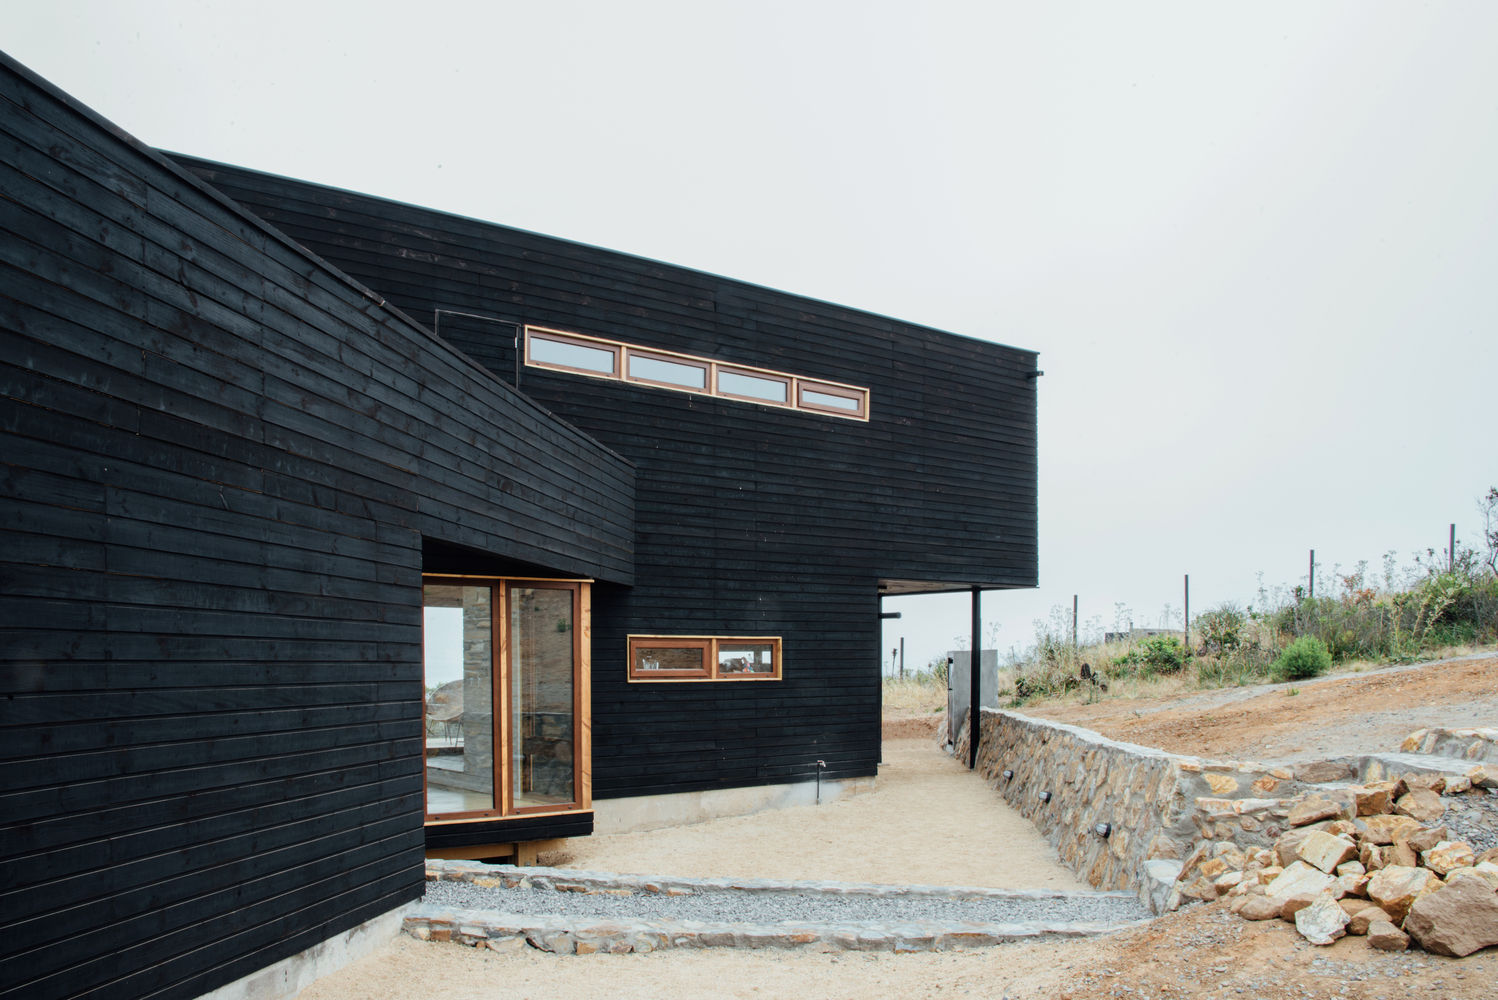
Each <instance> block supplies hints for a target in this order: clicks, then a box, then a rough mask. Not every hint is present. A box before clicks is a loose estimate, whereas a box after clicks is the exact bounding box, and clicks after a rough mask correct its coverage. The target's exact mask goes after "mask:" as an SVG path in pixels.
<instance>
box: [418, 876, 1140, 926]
mask: <svg viewBox="0 0 1498 1000" xmlns="http://www.w3.org/2000/svg"><path fill="white" fill-rule="evenodd" d="M422 902H424V903H427V904H430V905H434V906H441V907H452V908H454V909H468V910H492V911H497V912H503V913H520V914H566V915H574V916H585V917H595V918H603V919H614V920H697V921H702V922H706V923H750V924H777V923H781V922H783V921H787V920H797V921H805V922H809V923H829V924H845V923H849V922H853V921H873V922H877V923H884V924H896V923H904V922H907V921H937V922H949V921H950V922H972V923H1014V922H1017V921H1027V920H1044V921H1060V922H1067V923H1070V922H1073V921H1099V922H1105V923H1125V922H1128V921H1133V920H1142V919H1145V918H1146V917H1148V916H1149V915H1150V914H1149V911H1148V910H1146V909H1145V908H1144V907H1143V906H1141V905H1140V903H1139V901H1138V900H1137V899H1134V898H1133V897H1126V896H1110V895H1101V894H1088V893H1066V894H1058V895H1055V896H1041V897H1038V898H1036V897H1033V896H1032V897H1018V898H1016V897H1002V896H999V897H976V898H971V899H955V900H954V899H942V898H938V897H923V896H913V895H904V896H897V897H880V896H860V895H845V894H842V893H835V894H834V893H818V892H813V891H808V892H805V893H797V892H732V891H729V892H698V893H693V894H691V895H686V896H666V895H661V894H657V893H635V894H633V895H629V896H613V895H605V894H597V893H580V892H557V891H556V890H554V889H534V888H532V889H492V888H485V887H483V886H477V885H474V884H473V883H472V882H450V881H442V882H428V883H427V888H426V895H425V896H424V897H423V899H422Z"/></svg>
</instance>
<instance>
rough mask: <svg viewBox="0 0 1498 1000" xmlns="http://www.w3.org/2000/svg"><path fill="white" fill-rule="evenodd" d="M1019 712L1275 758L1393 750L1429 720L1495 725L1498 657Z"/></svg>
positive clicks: (1202, 751) (1212, 752) (1221, 754)
mask: <svg viewBox="0 0 1498 1000" xmlns="http://www.w3.org/2000/svg"><path fill="white" fill-rule="evenodd" d="M1019 711H1021V712H1023V713H1025V714H1026V715H1033V716H1037V717H1039V718H1045V719H1053V720H1055V721H1057V722H1066V723H1070V724H1072V725H1076V726H1082V727H1084V728H1087V729H1092V730H1095V731H1097V732H1100V733H1102V734H1103V735H1104V736H1107V737H1108V738H1110V739H1115V740H1122V741H1125V742H1128V743H1139V744H1142V745H1144V746H1152V747H1158V748H1160V749H1162V750H1170V751H1173V752H1175V753H1186V754H1196V755H1198V756H1203V757H1215V758H1230V759H1240V760H1245V759H1246V760H1280V759H1294V758H1307V757H1329V756H1338V755H1342V754H1351V753H1359V752H1369V751H1374V750H1397V749H1399V744H1400V742H1401V741H1402V740H1403V739H1404V738H1405V737H1406V736H1408V735H1409V734H1410V733H1411V732H1413V731H1414V730H1416V729H1421V728H1424V727H1427V726H1446V727H1448V728H1458V727H1464V726H1498V657H1494V656H1492V655H1487V656H1483V657H1476V658H1466V659H1461V660H1447V661H1442V662H1438V663H1431V664H1422V665H1417V666H1414V667H1390V668H1384V669H1382V670H1376V671H1372V672H1369V673H1362V674H1351V675H1343V676H1333V677H1326V678H1319V679H1317V680H1312V681H1300V682H1296V683H1294V684H1273V685H1260V686H1257V687H1247V688H1230V689H1225V690H1221V691H1207V692H1191V693H1188V694H1183V695H1174V696H1170V697H1164V698H1147V699H1122V698H1120V699H1114V700H1108V701H1102V702H1098V703H1096V704H1092V705H1082V704H1064V703H1045V704H1036V705H1027V706H1025V707H1024V708H1021V709H1019Z"/></svg>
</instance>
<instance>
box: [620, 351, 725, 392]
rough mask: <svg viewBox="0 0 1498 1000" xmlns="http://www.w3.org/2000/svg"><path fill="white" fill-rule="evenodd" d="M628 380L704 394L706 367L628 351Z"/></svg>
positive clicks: (705, 388)
mask: <svg viewBox="0 0 1498 1000" xmlns="http://www.w3.org/2000/svg"><path fill="white" fill-rule="evenodd" d="M629 380H630V381H631V382H649V383H651V384H653V385H666V386H676V387H680V388H682V389H696V390H697V391H698V392H705V391H706V390H707V365H705V364H697V363H694V362H688V361H680V360H677V359H676V358H668V357H659V356H656V355H651V354H640V353H637V352H635V351H630V352H629Z"/></svg>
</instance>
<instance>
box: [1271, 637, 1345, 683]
mask: <svg viewBox="0 0 1498 1000" xmlns="http://www.w3.org/2000/svg"><path fill="white" fill-rule="evenodd" d="M1331 667H1332V654H1331V653H1330V652H1329V651H1328V650H1327V648H1326V644H1325V643H1323V642H1322V641H1321V640H1320V639H1318V638H1316V637H1315V636H1314V635H1303V636H1301V637H1300V638H1299V639H1296V640H1295V641H1294V642H1292V643H1290V645H1288V646H1286V647H1285V650H1284V652H1282V653H1280V655H1279V659H1277V660H1275V661H1274V664H1273V665H1272V666H1270V668H1269V676H1270V677H1271V678H1273V679H1274V680H1276V681H1298V680H1301V679H1302V678H1305V677H1316V676H1318V675H1320V674H1324V673H1326V672H1327V671H1328V670H1330V669H1331Z"/></svg>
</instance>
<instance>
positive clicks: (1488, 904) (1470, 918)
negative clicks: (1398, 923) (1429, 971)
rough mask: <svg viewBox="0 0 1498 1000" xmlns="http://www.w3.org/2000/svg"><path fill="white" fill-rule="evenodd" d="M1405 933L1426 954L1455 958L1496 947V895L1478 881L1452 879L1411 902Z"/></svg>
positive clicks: (1466, 878)
mask: <svg viewBox="0 0 1498 1000" xmlns="http://www.w3.org/2000/svg"><path fill="white" fill-rule="evenodd" d="M1404 930H1405V932H1406V933H1407V934H1409V936H1410V937H1412V938H1414V939H1415V940H1416V941H1417V942H1419V944H1420V947H1422V948H1424V949H1425V950H1426V951H1430V952H1435V953H1436V954H1437V955H1451V956H1453V957H1455V958H1461V957H1462V956H1464V955H1470V954H1472V953H1473V952H1474V951H1478V950H1480V949H1482V948H1487V947H1491V946H1492V945H1498V892H1494V891H1493V887H1492V886H1490V885H1488V883H1487V882H1486V881H1485V880H1484V879H1481V878H1473V877H1470V876H1461V877H1458V878H1456V879H1453V880H1452V881H1451V883H1450V884H1449V885H1447V886H1445V887H1443V888H1441V889H1438V890H1436V891H1434V892H1427V893H1425V894H1424V895H1422V896H1420V897H1419V898H1417V899H1416V900H1415V901H1414V902H1413V904H1412V905H1411V906H1410V910H1409V915H1408V916H1406V917H1405V919H1404Z"/></svg>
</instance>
